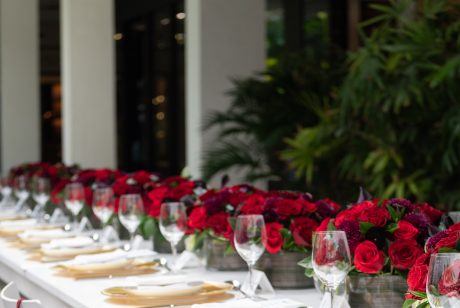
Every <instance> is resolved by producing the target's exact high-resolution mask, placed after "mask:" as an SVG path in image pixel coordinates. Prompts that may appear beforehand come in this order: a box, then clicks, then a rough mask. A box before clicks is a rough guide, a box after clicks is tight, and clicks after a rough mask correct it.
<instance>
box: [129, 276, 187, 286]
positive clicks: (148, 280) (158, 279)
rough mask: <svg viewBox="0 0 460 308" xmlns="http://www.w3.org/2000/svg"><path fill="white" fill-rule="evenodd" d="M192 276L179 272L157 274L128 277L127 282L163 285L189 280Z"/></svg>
mask: <svg viewBox="0 0 460 308" xmlns="http://www.w3.org/2000/svg"><path fill="white" fill-rule="evenodd" d="M191 278H192V277H190V276H187V275H181V274H171V275H157V276H153V277H128V278H126V280H127V282H128V283H129V284H130V285H133V286H140V285H142V286H165V285H169V284H175V283H181V282H187V281H190V279H191Z"/></svg>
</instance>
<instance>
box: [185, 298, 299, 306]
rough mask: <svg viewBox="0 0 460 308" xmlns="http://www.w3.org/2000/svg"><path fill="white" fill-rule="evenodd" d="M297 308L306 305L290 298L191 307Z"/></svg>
mask: <svg viewBox="0 0 460 308" xmlns="http://www.w3.org/2000/svg"><path fill="white" fill-rule="evenodd" d="M233 307H238V308H298V307H306V305H305V304H303V303H301V302H297V301H294V300H291V299H287V298H285V299H284V298H283V299H272V300H268V301H262V302H255V301H253V300H251V299H249V298H245V299H240V300H234V301H229V302H225V303H209V304H195V305H192V308H233Z"/></svg>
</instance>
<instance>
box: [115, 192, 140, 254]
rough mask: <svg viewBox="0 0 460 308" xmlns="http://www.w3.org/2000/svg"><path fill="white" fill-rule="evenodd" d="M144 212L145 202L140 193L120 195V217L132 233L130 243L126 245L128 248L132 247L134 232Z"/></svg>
mask: <svg viewBox="0 0 460 308" xmlns="http://www.w3.org/2000/svg"><path fill="white" fill-rule="evenodd" d="M143 214H144V203H143V202H142V197H141V196H140V195H139V194H128V195H123V196H121V197H120V205H119V209H118V217H119V219H120V222H121V224H122V225H123V226H124V227H125V228H126V230H128V232H129V235H130V244H129V245H127V246H126V247H125V248H126V249H127V250H129V249H131V248H132V244H133V240H134V234H135V232H136V230H137V228H138V227H139V225H140V223H141V218H142V215H143Z"/></svg>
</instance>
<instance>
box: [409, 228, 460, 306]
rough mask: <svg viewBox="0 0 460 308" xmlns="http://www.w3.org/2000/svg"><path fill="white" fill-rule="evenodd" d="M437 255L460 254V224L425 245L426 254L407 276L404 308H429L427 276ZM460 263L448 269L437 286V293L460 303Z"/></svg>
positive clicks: (419, 258) (432, 238)
mask: <svg viewBox="0 0 460 308" xmlns="http://www.w3.org/2000/svg"><path fill="white" fill-rule="evenodd" d="M437 253H460V223H457V224H455V225H452V226H450V227H449V228H448V229H447V230H444V231H441V232H439V233H437V234H436V235H434V236H432V237H430V238H429V239H428V240H427V242H426V245H425V252H424V253H423V254H421V255H420V256H419V257H418V258H417V260H416V261H415V263H414V265H413V266H412V267H411V269H410V270H409V273H408V275H407V286H408V291H407V293H406V301H405V302H404V307H414V308H428V307H430V304H429V303H428V299H427V294H426V285H427V276H428V270H429V264H430V257H431V256H432V255H433V254H437ZM459 272H460V263H459V262H454V264H452V265H451V266H450V267H447V268H446V270H445V271H444V273H442V277H441V279H440V281H439V284H438V286H437V290H436V291H437V292H438V293H439V295H441V296H445V297H447V298H449V297H452V298H454V299H456V300H458V301H460V278H459V277H460V276H459Z"/></svg>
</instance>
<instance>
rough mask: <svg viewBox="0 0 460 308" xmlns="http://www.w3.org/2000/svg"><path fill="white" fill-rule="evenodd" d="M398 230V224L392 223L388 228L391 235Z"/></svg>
mask: <svg viewBox="0 0 460 308" xmlns="http://www.w3.org/2000/svg"><path fill="white" fill-rule="evenodd" d="M396 230H398V224H397V223H392V224H389V225H388V226H387V231H388V232H390V233H394V232H395V231H396Z"/></svg>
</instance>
